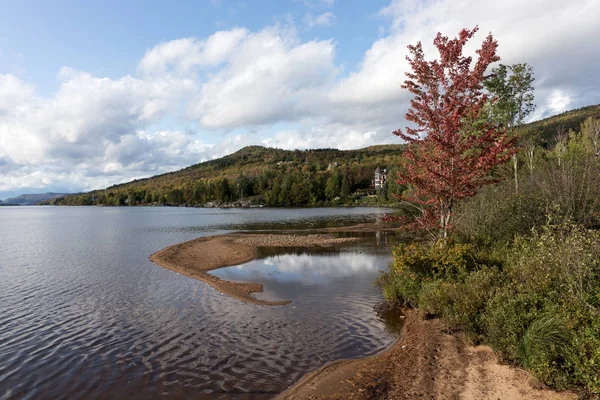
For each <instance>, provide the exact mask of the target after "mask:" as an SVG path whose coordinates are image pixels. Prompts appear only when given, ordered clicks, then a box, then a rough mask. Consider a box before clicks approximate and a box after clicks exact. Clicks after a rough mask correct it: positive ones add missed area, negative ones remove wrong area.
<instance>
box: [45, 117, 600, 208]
mask: <svg viewBox="0 0 600 400" xmlns="http://www.w3.org/2000/svg"><path fill="white" fill-rule="evenodd" d="M588 117H594V118H600V105H594V106H588V107H583V108H580V109H577V110H572V111H568V112H564V113H562V114H559V115H555V116H552V117H549V118H545V119H543V120H539V121H535V122H532V123H530V124H526V125H524V126H522V127H521V128H520V130H519V134H520V137H521V140H522V142H524V141H525V140H527V139H533V140H534V141H535V142H536V143H537V144H539V145H541V146H544V147H546V148H548V147H552V146H553V145H554V138H555V137H556V136H557V134H559V133H561V132H568V131H569V130H574V131H578V130H579V127H580V125H581V123H582V122H583V121H584V120H585V119H586V118H588ZM342 140H343V138H340V141H342ZM403 148H404V145H398V144H394V145H391V144H390V145H378V146H371V147H367V148H364V149H358V150H337V149H314V150H282V149H275V148H267V147H262V146H248V147H244V148H243V149H241V150H239V151H237V152H235V153H233V154H230V155H227V156H225V157H222V158H218V159H215V160H210V161H206V162H202V163H198V164H195V165H192V166H190V167H187V168H184V169H181V170H179V171H175V172H170V173H167V174H162V175H157V176H154V177H151V178H146V179H139V180H134V181H132V182H128V183H123V184H119V185H114V186H111V187H108V188H106V189H104V190H96V191H92V192H89V193H84V194H78V195H69V196H65V197H58V198H55V199H53V200H51V201H48V202H47V203H48V204H57V205H129V204H132V205H146V204H174V205H175V204H179V205H181V204H186V205H200V204H206V203H213V204H219V203H228V202H229V203H230V202H234V201H241V200H246V201H247V200H249V199H250V200H252V201H254V202H255V204H259V203H260V204H263V203H264V204H266V205H269V206H302V205H336V204H356V201H357V197H358V196H355V194H365V193H370V194H373V193H374V192H375V191H374V190H373V187H372V185H373V180H374V172H375V169H376V168H377V167H380V168H381V169H384V168H387V169H388V170H390V171H389V172H388V175H390V176H393V174H394V169H395V166H397V165H400V164H401V162H402V150H403ZM398 190H399V188H398V187H397V185H396V184H395V182H394V179H389V180H387V182H386V183H385V185H383V186H382V187H381V190H378V191H377V194H378V200H377V201H378V202H379V204H381V202H386V201H392V200H393V196H392V194H393V193H394V192H396V191H398Z"/></svg>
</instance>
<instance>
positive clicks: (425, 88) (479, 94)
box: [394, 27, 516, 240]
mask: <svg viewBox="0 0 600 400" xmlns="http://www.w3.org/2000/svg"><path fill="white" fill-rule="evenodd" d="M477 31H478V27H475V29H473V30H468V29H463V30H462V31H460V33H459V36H458V37H457V38H455V39H452V40H450V39H448V37H447V36H442V34H441V33H438V35H437V37H436V38H435V40H434V42H433V44H434V45H435V47H436V48H437V50H438V52H439V55H440V58H439V60H434V61H426V60H425V54H424V53H423V48H422V45H421V42H419V43H417V44H416V45H415V46H413V45H410V46H408V49H409V52H410V54H411V56H412V57H411V56H408V57H407V60H408V62H409V64H410V67H411V69H412V72H407V74H406V75H407V77H408V79H407V80H405V81H404V85H403V86H402V87H403V88H404V89H408V90H409V91H410V92H411V93H412V94H413V95H414V98H413V99H411V101H410V104H411V108H410V109H409V111H408V112H407V114H406V119H407V120H408V121H410V122H412V123H414V124H415V125H416V127H415V128H411V127H407V128H406V131H405V132H403V131H402V130H400V129H398V130H396V131H394V134H395V135H398V136H400V137H401V138H402V139H404V140H405V141H406V142H408V148H407V150H406V151H405V152H404V156H405V158H406V160H407V161H406V163H405V165H404V166H403V169H402V170H401V171H399V173H398V175H397V177H398V179H397V180H396V183H397V184H399V185H407V187H408V188H409V190H407V191H406V192H405V193H404V194H403V195H402V200H403V201H404V202H405V203H408V204H410V205H411V206H412V207H414V209H416V210H417V211H418V213H417V215H416V217H415V219H414V220H413V222H412V223H411V224H410V225H409V227H412V228H415V229H419V230H424V231H426V232H428V233H429V234H430V236H431V237H432V238H434V239H436V240H437V239H446V238H448V236H449V234H450V233H451V230H452V217H453V213H454V206H455V203H456V202H457V201H458V200H460V199H463V198H466V197H471V196H474V195H475V194H476V192H477V189H478V188H480V187H482V186H484V185H486V184H488V183H491V182H493V181H495V179H494V178H492V177H490V172H491V170H492V169H493V168H494V167H495V166H497V165H498V164H501V163H504V162H505V161H507V160H508V159H509V158H510V157H511V155H512V154H514V152H515V151H516V149H515V147H514V142H515V140H514V139H509V137H508V135H507V134H506V131H505V130H504V129H502V127H500V126H498V125H494V124H480V125H478V129H477V131H476V132H474V131H473V122H474V121H477V120H479V119H480V118H481V114H482V110H483V108H484V105H485V104H486V102H487V101H488V96H487V95H486V94H485V93H483V82H484V81H485V79H486V78H487V76H486V75H485V71H486V69H487V68H488V66H489V65H490V64H491V63H493V62H496V61H498V60H499V59H500V58H499V57H498V56H497V55H496V49H497V47H498V43H497V42H496V41H495V40H494V38H493V37H492V35H491V34H490V35H488V36H487V38H486V39H485V40H484V41H483V43H482V45H481V48H480V49H479V50H477V55H478V59H477V62H476V63H475V65H474V68H473V69H472V70H471V63H472V58H471V57H466V56H463V47H464V46H465V44H466V43H467V41H468V40H469V39H471V38H472V37H473V35H474V34H475V33H476V32H477Z"/></svg>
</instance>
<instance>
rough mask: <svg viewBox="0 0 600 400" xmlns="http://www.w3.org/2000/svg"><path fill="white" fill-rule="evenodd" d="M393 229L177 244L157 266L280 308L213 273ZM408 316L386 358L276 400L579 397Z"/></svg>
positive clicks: (308, 378)
mask: <svg viewBox="0 0 600 400" xmlns="http://www.w3.org/2000/svg"><path fill="white" fill-rule="evenodd" d="M394 230H395V228H392V227H389V226H382V224H381V223H377V222H376V223H365V224H359V225H354V226H348V227H336V228H321V229H305V230H295V231H281V232H280V233H277V234H274V233H264V232H263V233H251V232H235V233H229V234H225V235H216V236H208V237H202V238H197V239H193V240H190V241H187V242H183V243H179V244H175V245H172V246H169V247H167V248H165V249H162V250H160V251H158V252H156V253H154V254H152V255H151V256H150V260H151V261H153V262H154V263H155V264H157V265H159V266H161V267H163V268H166V269H169V270H172V271H175V272H177V273H180V274H183V275H186V276H188V277H191V278H194V279H198V280H200V281H203V282H205V283H207V284H208V285H210V286H211V287H213V288H215V289H217V290H219V291H220V292H221V293H223V294H225V295H228V296H230V297H233V298H236V299H239V300H241V301H244V302H247V303H253V304H259V305H268V306H278V305H286V304H289V303H290V302H291V301H290V300H281V301H265V300H260V299H256V298H254V297H252V296H251V294H252V293H260V292H262V291H263V285H262V284H260V283H237V282H231V281H227V280H223V279H220V278H218V277H216V276H214V275H211V274H209V273H208V272H209V271H211V270H213V269H218V268H223V267H229V266H234V265H240V264H244V263H247V262H249V261H252V260H254V259H255V258H256V257H257V249H258V248H260V247H307V248H309V247H329V246H334V245H339V244H343V243H347V242H351V241H354V240H359V238H352V237H350V238H349V237H334V236H332V235H330V233H334V232H359V233H360V232H362V233H364V232H378V231H394ZM298 233H302V234H298ZM404 315H405V320H404V324H403V326H402V329H401V331H400V335H399V337H398V339H396V340H395V341H394V342H393V343H392V344H391V345H390V346H388V347H387V348H385V349H383V350H382V351H381V352H379V353H377V354H375V355H371V356H367V357H363V358H358V359H341V360H335V361H330V362H328V363H326V364H324V365H323V366H321V367H320V368H318V369H316V370H314V371H311V372H309V373H307V374H305V375H304V376H303V377H302V378H300V380H299V381H297V382H296V383H294V384H293V385H292V386H290V387H289V388H287V389H286V390H285V391H283V392H281V393H279V394H278V395H277V396H276V397H275V399H277V400H284V399H286V400H292V399H313V400H314V399H398V400H403V399H413V398H435V399H449V400H450V399H456V398H461V399H465V400H476V399H498V398H502V399H507V400H516V399H529V400H543V399H544V400H545V399H547V400H574V399H577V396H576V395H575V394H574V393H572V392H556V391H552V390H548V389H544V388H543V387H542V385H540V384H539V383H537V382H536V381H535V380H534V379H533V378H531V376H530V375H529V374H528V373H527V372H525V371H523V370H521V369H517V368H514V367H511V366H508V365H503V364H500V363H499V361H498V358H497V357H496V355H494V353H493V351H492V349H491V348H489V347H487V346H471V345H469V344H468V343H467V342H466V340H465V339H464V337H463V336H462V335H460V334H456V333H448V331H447V328H446V327H445V326H444V325H443V323H442V322H441V321H440V320H437V319H433V320H424V319H422V318H421V317H420V316H419V315H418V314H417V312H416V311H414V310H405V311H404Z"/></svg>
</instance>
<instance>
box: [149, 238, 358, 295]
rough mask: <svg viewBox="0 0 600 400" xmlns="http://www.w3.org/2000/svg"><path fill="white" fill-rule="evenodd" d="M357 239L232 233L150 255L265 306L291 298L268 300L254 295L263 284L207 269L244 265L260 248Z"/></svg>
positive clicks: (190, 275) (312, 244) (181, 272)
mask: <svg viewBox="0 0 600 400" xmlns="http://www.w3.org/2000/svg"><path fill="white" fill-rule="evenodd" d="M355 240H357V239H356V238H335V237H331V236H330V235H325V234H313V235H295V234H286V235H273V234H268V235H264V234H249V233H233V234H228V235H220V236H210V237H205V238H200V239H195V240H190V241H189V242H184V243H180V244H176V245H173V246H169V247H167V248H165V249H163V250H160V251H158V252H156V253H154V254H152V255H151V256H150V260H152V261H153V262H154V263H156V264H158V265H160V266H161V267H164V268H167V269H170V270H172V271H175V272H178V273H180V274H183V275H186V276H189V277H191V278H194V279H198V280H201V281H203V282H206V283H208V284H209V285H210V286H212V287H214V288H215V289H217V290H219V291H220V292H222V293H224V294H227V295H229V296H231V297H234V298H236V299H239V300H243V301H245V302H248V303H254V304H262V305H271V306H276V305H285V304H288V303H290V300H281V301H266V300H259V299H256V298H254V297H252V296H251V294H252V293H260V292H262V291H263V286H262V285H261V284H260V283H237V282H230V281H227V280H224V279H220V278H218V277H216V276H214V275H211V274H209V273H208V271H210V270H213V269H217V268H222V267H230V266H233V265H239V264H244V263H247V262H249V261H252V260H253V259H254V258H256V248H257V247H311V246H332V245H336V244H341V243H347V242H351V241H355Z"/></svg>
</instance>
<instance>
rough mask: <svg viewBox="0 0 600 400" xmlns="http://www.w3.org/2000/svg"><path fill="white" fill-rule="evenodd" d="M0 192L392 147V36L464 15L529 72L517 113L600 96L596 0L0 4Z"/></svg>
mask: <svg viewBox="0 0 600 400" xmlns="http://www.w3.org/2000/svg"><path fill="white" fill-rule="evenodd" d="M1 4H2V12H1V13H0V199H5V198H8V197H11V196H14V195H17V194H21V193H43V192H48V191H55V192H79V191H87V190H93V189H99V188H104V187H107V186H110V185H113V184H117V183H122V182H127V181H130V180H132V179H137V178H142V177H148V176H153V175H156V174H160V173H164V172H168V171H173V170H177V169H180V168H183V167H186V166H189V165H191V164H195V163H198V162H202V161H206V160H209V159H212V158H216V157H222V156H224V155H226V154H230V153H232V152H234V151H237V150H239V149H240V148H242V147H244V146H247V145H263V146H270V147H278V148H285V149H296V148H299V149H305V148H320V147H335V148H339V149H354V148H361V147H366V146H369V145H373V144H386V143H399V139H398V137H396V136H393V135H392V133H391V132H392V131H393V130H395V129H397V128H403V127H404V126H405V125H406V121H405V119H404V115H405V114H406V111H407V110H408V107H409V101H410V98H411V96H410V94H409V93H408V91H406V90H404V89H402V88H401V85H402V82H403V81H404V80H405V73H406V72H407V71H408V65H407V62H406V59H405V57H406V56H407V55H408V51H407V46H408V45H410V44H416V43H417V42H418V41H422V43H423V46H424V51H425V54H426V57H427V58H429V59H433V58H434V57H435V56H436V52H435V51H434V50H435V49H434V48H433V45H432V42H433V39H434V37H435V35H436V34H437V32H441V33H442V34H444V35H447V36H450V37H454V36H456V35H457V34H458V32H459V31H460V30H461V29H462V28H473V27H475V26H476V25H477V26H479V29H480V31H479V32H478V33H477V34H476V35H475V37H474V38H473V39H472V40H471V41H470V43H469V45H468V48H467V50H468V51H469V52H471V53H473V55H474V50H475V49H476V48H477V47H478V46H479V45H480V44H481V42H482V41H483V39H484V38H485V36H486V35H487V34H488V33H490V32H491V33H492V34H493V36H494V38H496V39H497V40H498V43H499V48H498V54H499V55H500V57H501V58H502V60H501V62H502V63H504V64H515V63H521V62H526V63H528V64H530V65H531V66H532V67H533V70H534V73H535V78H536V81H535V103H536V105H537V108H536V111H535V112H534V114H533V115H532V116H531V117H530V118H531V119H532V120H535V119H540V118H544V117H547V116H550V115H554V114H557V113H561V112H564V111H567V110H570V109H575V108H579V107H582V106H586V105H591V104H598V103H600V69H599V68H598V65H600V46H599V45H598V38H599V37H600V23H598V20H597V17H598V16H599V15H600V0H572V1H564V0H528V1H525V0H503V1H501V2H499V1H497V0H386V1H378V0H371V1H363V0H347V1H344V0H277V1H275V0H273V1H266V0H256V1H251V0H245V1H244V0H195V1H170V2H166V1H163V2H156V1H148V0H144V1H138V0H128V1H113V0H104V1H102V2H90V1H83V0H80V1H66V0H54V1H52V2H49V1H46V0H35V1H34V0H22V1H18V2H15V1H12V2H11V1H6V0H5V1H2V3H1Z"/></svg>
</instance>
